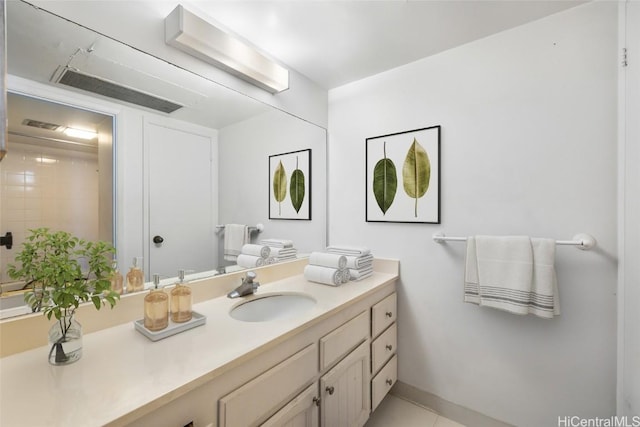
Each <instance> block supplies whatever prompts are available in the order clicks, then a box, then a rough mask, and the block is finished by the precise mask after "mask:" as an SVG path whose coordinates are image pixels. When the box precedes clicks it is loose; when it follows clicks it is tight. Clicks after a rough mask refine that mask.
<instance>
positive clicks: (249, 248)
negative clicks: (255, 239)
mask: <svg viewBox="0 0 640 427" xmlns="http://www.w3.org/2000/svg"><path fill="white" fill-rule="evenodd" d="M241 253H243V254H245V255H253V256H259V257H261V258H266V257H268V256H269V254H270V253H271V248H270V247H269V246H264V245H256V244H253V243H247V244H246V245H242V249H241Z"/></svg>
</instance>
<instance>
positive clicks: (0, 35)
mask: <svg viewBox="0 0 640 427" xmlns="http://www.w3.org/2000/svg"><path fill="white" fill-rule="evenodd" d="M0 2H1V3H0V47H2V54H1V55H0V105H1V106H2V108H0V162H1V161H2V159H3V158H4V156H5V154H6V153H7V141H8V131H9V124H8V117H9V116H8V114H7V8H6V2H5V0H0Z"/></svg>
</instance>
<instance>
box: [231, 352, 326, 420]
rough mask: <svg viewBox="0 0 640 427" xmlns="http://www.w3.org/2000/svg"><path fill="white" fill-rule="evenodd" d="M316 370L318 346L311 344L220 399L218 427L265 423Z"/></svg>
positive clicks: (310, 379) (306, 382) (307, 382)
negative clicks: (270, 414) (268, 416)
mask: <svg viewBox="0 0 640 427" xmlns="http://www.w3.org/2000/svg"><path fill="white" fill-rule="evenodd" d="M248 363H250V362H248ZM317 371H318V347H317V345H316V344H315V343H314V344H311V345H309V346H307V347H305V348H304V349H302V350H300V351H299V352H298V353H296V354H294V355H293V356H291V357H289V358H288V359H286V360H284V361H283V362H281V363H279V364H278V365H276V366H274V367H273V368H271V369H269V370H268V371H266V372H265V373H263V374H262V375H260V376H258V377H256V378H254V379H253V380H251V381H249V382H248V383H246V384H245V385H243V386H242V387H240V388H238V389H236V390H234V391H232V392H231V393H229V394H227V395H226V396H224V397H223V398H221V399H220V407H219V417H220V424H219V425H220V427H236V426H246V427H249V426H254V425H256V424H257V423H258V422H260V421H264V420H265V418H266V416H267V415H269V413H273V410H274V409H277V408H279V407H280V405H282V404H283V403H284V402H286V401H287V400H288V399H291V397H292V396H293V395H294V394H295V393H297V392H298V391H299V390H300V389H302V387H303V386H305V385H307V384H309V383H310V382H311V381H312V380H313V377H314V376H315V375H316V373H317Z"/></svg>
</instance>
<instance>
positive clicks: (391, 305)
mask: <svg viewBox="0 0 640 427" xmlns="http://www.w3.org/2000/svg"><path fill="white" fill-rule="evenodd" d="M395 321H396V294H395V292H394V293H392V294H391V295H389V296H388V297H386V298H385V299H383V300H382V301H380V302H379V303H377V304H376V305H374V306H373V307H372V308H371V336H372V337H373V338H375V337H377V336H378V334H380V332H382V331H384V330H385V329H387V328H388V327H389V325H391V324H392V323H393V322H395Z"/></svg>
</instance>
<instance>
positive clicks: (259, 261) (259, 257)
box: [236, 243, 272, 268]
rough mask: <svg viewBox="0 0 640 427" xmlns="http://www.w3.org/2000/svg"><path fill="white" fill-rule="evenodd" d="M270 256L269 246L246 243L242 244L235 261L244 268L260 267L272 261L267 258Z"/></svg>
mask: <svg viewBox="0 0 640 427" xmlns="http://www.w3.org/2000/svg"><path fill="white" fill-rule="evenodd" d="M270 256H271V248H270V247H269V246H265V245H254V244H251V243H248V244H246V245H242V249H241V251H240V255H238V259H237V260H236V263H237V264H238V265H239V266H240V267H244V268H253V267H260V266H263V265H267V264H271V263H272V262H270V259H269V258H270Z"/></svg>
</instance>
